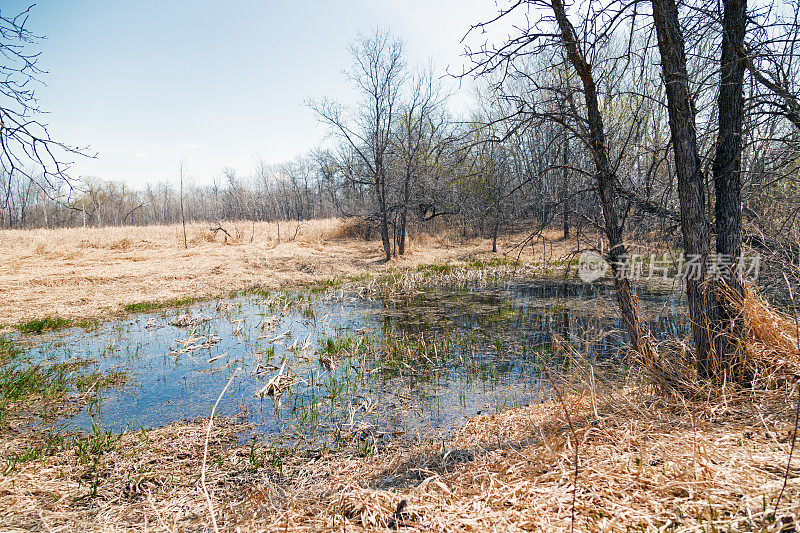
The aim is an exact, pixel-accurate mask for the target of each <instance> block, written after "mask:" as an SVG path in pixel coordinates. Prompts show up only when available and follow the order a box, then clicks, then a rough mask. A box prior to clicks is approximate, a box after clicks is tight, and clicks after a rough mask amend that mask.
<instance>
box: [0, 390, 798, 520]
mask: <svg viewBox="0 0 800 533" xmlns="http://www.w3.org/2000/svg"><path fill="white" fill-rule="evenodd" d="M562 386H567V387H571V389H570V390H572V391H573V392H572V393H571V394H568V395H566V397H565V401H564V402H565V406H566V410H567V411H568V412H569V414H570V418H571V421H572V424H573V426H574V427H575V432H576V434H575V436H574V437H576V438H577V442H578V443H579V444H578V456H579V463H580V464H579V470H578V483H577V486H575V485H573V481H572V480H573V472H574V460H573V458H574V453H573V448H572V446H573V444H572V443H573V442H575V439H574V438H573V435H572V434H571V432H570V429H569V426H568V424H567V420H566V418H565V414H564V409H563V406H562V405H561V404H559V403H558V402H555V401H547V402H544V403H542V404H539V405H532V406H529V407H524V408H520V409H515V410H510V411H506V412H502V413H499V414H495V415H483V416H478V417H476V418H474V419H473V420H472V421H471V422H470V423H469V424H468V425H467V426H466V427H465V428H463V430H461V431H460V432H459V433H458V434H457V435H456V436H455V437H454V438H452V439H450V440H447V441H444V442H441V441H440V442H425V443H421V444H419V445H417V446H414V447H412V448H411V449H399V448H398V449H392V448H383V449H379V450H378V451H377V453H376V454H375V455H374V456H370V457H359V456H358V455H356V454H354V453H352V451H351V452H335V453H327V454H323V455H319V454H313V453H299V454H294V455H288V456H284V457H282V458H281V459H280V460H279V461H275V460H272V459H271V457H272V456H271V455H270V454H267V455H266V462H265V464H264V465H262V466H259V467H258V468H253V465H252V463H251V461H250V459H249V453H250V452H249V447H248V446H245V445H238V444H236V433H237V432H239V431H241V430H243V429H245V428H243V427H242V426H237V425H233V424H218V425H215V427H214V429H213V431H212V434H211V442H210V444H209V450H210V452H209V468H208V472H207V474H206V483H207V486H208V487H209V491H210V492H211V498H212V502H213V505H214V508H215V512H216V518H217V522H218V524H219V527H220V529H221V530H223V531H236V530H237V528H239V530H242V531H362V530H381V529H385V528H386V527H389V526H391V525H392V523H393V522H394V525H395V526H398V525H399V526H400V527H404V528H406V527H407V528H408V530H410V531H412V530H423V531H519V530H537V531H555V530H565V529H567V528H568V527H569V526H570V523H571V514H572V503H571V502H572V492H573V490H574V489H576V493H575V500H576V505H575V514H576V522H575V527H576V530H578V531H625V530H627V529H629V528H630V529H634V530H645V531H665V530H666V531H673V530H675V531H711V530H761V529H763V528H766V527H767V526H769V525H770V524H772V523H773V521H774V520H773V517H772V508H773V506H774V504H775V499H776V496H777V494H778V492H779V491H780V488H781V485H782V482H783V473H784V471H785V469H786V460H787V455H788V451H789V446H790V437H791V429H792V425H793V420H792V413H791V412H792V405H791V404H792V402H790V401H787V400H788V399H787V398H786V397H785V396H784V395H783V394H782V393H771V394H767V395H763V394H762V395H759V396H758V397H753V396H750V397H748V396H746V395H745V396H741V397H739V398H737V399H736V400H735V401H733V399H728V402H727V405H723V404H722V403H721V402H716V403H705V404H692V405H687V404H686V403H685V402H683V401H682V400H681V399H680V398H678V397H673V396H665V395H663V394H661V393H656V392H655V391H654V390H653V389H651V388H649V387H647V386H644V385H636V384H630V385H628V386H624V387H617V386H614V385H610V384H606V385H595V387H594V388H593V389H592V391H593V392H590V390H589V389H588V388H587V387H586V386H584V385H581V384H580V383H573V384H572V385H565V384H562ZM204 437H205V426H204V424H203V423H202V422H197V423H189V424H185V423H184V424H174V425H170V426H166V427H162V428H158V429H153V430H150V431H148V432H147V435H146V436H144V435H143V434H142V433H140V432H135V433H131V434H127V435H125V436H123V437H122V439H121V440H120V441H119V442H117V443H115V444H114V445H113V446H111V448H110V449H108V450H106V451H105V453H103V454H102V455H100V456H99V459H98V460H97V462H96V463H90V464H81V463H80V462H79V461H78V460H77V457H76V456H75V454H74V452H73V451H72V450H65V451H62V452H59V453H57V454H56V455H54V456H52V457H49V458H46V459H41V460H38V461H34V462H30V463H26V464H24V465H22V466H21V467H20V469H19V470H18V471H16V472H12V473H10V474H7V475H0V528H2V529H3V530H15V529H20V530H27V529H37V530H40V529H41V530H49V531H72V530H77V529H81V530H87V531H100V530H114V531H123V530H143V529H147V530H150V531H185V530H208V529H210V527H211V519H210V515H209V512H208V509H207V504H206V502H205V500H204V496H203V491H202V487H201V485H200V483H199V480H200V468H201V462H202V457H203V443H204ZM24 445H25V438H23V437H16V438H13V439H10V440H7V441H5V442H4V443H3V448H4V452H5V453H4V456H7V454H8V453H9V451H10V450H12V449H19V448H21V447H22V446H24ZM799 476H800V467H792V469H791V472H790V479H789V484H788V489H787V492H786V493H785V494H784V496H783V500H782V501H783V504H782V505H781V507H780V510H779V513H778V516H779V518H781V517H793V516H794V514H795V513H797V512H798V510H799V509H798V502H800V499H798V498H800V483H798V481H800V477H799ZM93 480H99V484H98V485H97V487H96V491H95V493H94V494H93V495H92V491H91V486H92V481H93ZM87 495H89V496H87ZM403 500H405V501H406V502H407V506H405V507H404V509H403V512H402V513H396V511H397V509H398V505H399V504H400V502H401V501H403ZM791 519H793V518H789V519H787V520H791ZM715 528H716V529H715Z"/></svg>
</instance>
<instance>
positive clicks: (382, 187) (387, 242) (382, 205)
mask: <svg viewBox="0 0 800 533" xmlns="http://www.w3.org/2000/svg"><path fill="white" fill-rule="evenodd" d="M376 186H377V189H378V209H379V210H380V217H381V241H382V242H383V252H384V254H385V256H386V260H387V261H391V260H392V241H391V239H390V238H389V213H388V210H387V207H386V179H385V177H383V176H380V173H379V177H378V183H376Z"/></svg>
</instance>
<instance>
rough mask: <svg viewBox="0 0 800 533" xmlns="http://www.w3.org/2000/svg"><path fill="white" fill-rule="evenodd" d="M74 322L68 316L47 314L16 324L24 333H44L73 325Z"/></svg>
mask: <svg viewBox="0 0 800 533" xmlns="http://www.w3.org/2000/svg"><path fill="white" fill-rule="evenodd" d="M72 325H73V323H72V321H71V320H69V319H67V318H62V317H60V316H46V317H43V318H37V319H34V320H29V321H27V322H20V323H19V324H17V325H16V329H17V330H19V331H20V332H22V333H34V334H42V333H44V332H46V331H55V330H59V329H64V328H68V327H70V326H72Z"/></svg>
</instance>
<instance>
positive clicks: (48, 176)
mask: <svg viewBox="0 0 800 533" xmlns="http://www.w3.org/2000/svg"><path fill="white" fill-rule="evenodd" d="M32 7H33V6H31V7H29V8H28V9H26V10H25V11H23V12H22V13H19V14H17V15H8V14H7V13H8V11H7V10H2V9H0V57H2V61H0V172H2V177H3V179H5V180H9V181H10V180H11V178H12V176H13V175H15V174H19V175H21V176H24V177H25V178H26V179H28V180H30V181H31V182H33V183H35V184H36V185H38V186H39V187H40V188H41V189H42V190H46V185H47V184H52V182H53V181H69V178H68V175H67V170H68V169H69V166H70V163H69V162H68V161H66V158H69V157H71V156H74V155H85V153H84V150H82V149H79V148H76V147H73V146H69V145H66V144H64V143H62V142H59V141H56V140H54V139H53V138H52V137H51V136H50V134H49V133H48V131H47V125H46V124H45V123H44V122H42V119H41V117H42V115H43V114H44V112H43V110H42V108H41V107H40V105H39V101H38V100H37V98H36V92H35V86H36V85H38V84H41V80H40V76H42V75H43V74H45V72H44V71H43V70H42V69H41V68H39V66H38V60H39V52H38V51H35V50H31V47H32V46H34V45H35V44H36V43H37V42H38V41H39V40H40V39H41V37H40V36H38V35H36V34H35V33H33V32H32V31H31V30H29V29H28V27H27V23H28V16H29V15H30V11H31V8H32ZM9 190H10V187H6V198H5V202H6V203H8V200H9V198H8V191H9Z"/></svg>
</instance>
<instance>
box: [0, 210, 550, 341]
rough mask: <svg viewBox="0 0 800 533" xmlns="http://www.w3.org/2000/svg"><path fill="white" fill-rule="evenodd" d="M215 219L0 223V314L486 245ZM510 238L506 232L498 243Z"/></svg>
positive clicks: (61, 309)
mask: <svg viewBox="0 0 800 533" xmlns="http://www.w3.org/2000/svg"><path fill="white" fill-rule="evenodd" d="M214 226H216V224H214ZM223 227H224V228H225V230H226V231H227V232H228V233H229V234H230V235H231V237H228V236H227V235H225V234H224V233H223V232H222V231H217V232H216V233H215V232H213V231H211V230H210V226H209V225H208V224H200V223H195V224H189V225H188V226H187V232H188V235H189V248H188V249H186V250H185V249H184V248H183V236H182V235H183V234H182V230H181V227H180V225H173V226H145V227H137V226H133V227H116V228H74V229H58V230H47V229H39V230H2V231H0V284H2V287H3V300H2V302H0V324H2V323H5V324H8V325H13V324H16V323H19V322H21V321H26V320H32V319H38V318H42V317H43V316H46V315H58V316H62V317H65V318H71V319H85V318H104V317H108V316H112V315H114V314H116V313H119V312H120V311H121V310H122V309H123V307H124V306H125V305H126V304H133V303H139V302H159V301H165V300H170V299H176V298H184V297H194V296H213V295H223V294H228V293H229V292H231V291H235V290H241V289H244V288H248V287H251V286H260V287H263V288H267V289H275V288H278V287H280V286H281V285H284V284H298V283H311V282H314V281H318V280H320V279H324V278H330V277H334V276H346V275H358V274H363V273H366V272H374V271H376V270H378V271H379V270H382V269H386V268H404V267H415V266H417V265H419V264H430V263H447V262H454V261H461V260H464V259H469V258H476V257H489V256H492V255H493V254H490V253H488V251H489V250H491V243H490V241H488V240H486V239H471V240H468V241H464V240H462V239H460V238H458V237H457V236H455V235H454V234H450V233H445V234H443V235H442V236H429V235H425V234H420V235H417V236H415V238H414V239H413V240H412V241H411V243H410V245H409V247H408V253H407V255H406V256H404V257H403V258H399V259H395V260H393V261H392V262H391V263H390V264H388V265H387V264H384V263H383V262H382V260H381V259H382V252H381V248H380V243H379V242H378V241H375V240H370V241H366V240H364V228H362V227H359V226H358V225H356V224H355V223H353V222H351V221H347V220H339V219H329V220H312V221H303V222H300V223H299V224H298V223H297V222H283V223H281V224H280V240H279V239H278V234H279V231H278V224H276V223H266V222H264V223H255V224H254V223H251V222H229V223H223ZM372 233H373V236H374V232H372ZM553 237H554V239H557V236H556V235H555V234H554V235H553ZM518 240H519V238H518V236H510V237H507V239H504V240H503V241H501V243H500V244H501V247H500V249H501V251H509V250H510V248H511V246H512V245H513V243H514V242H516V241H518ZM555 246H556V248H558V247H559V246H560V244H559V243H557V244H556V245H555ZM551 248H552V245H551ZM549 253H551V254H552V253H553V252H552V250H550V251H549Z"/></svg>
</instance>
